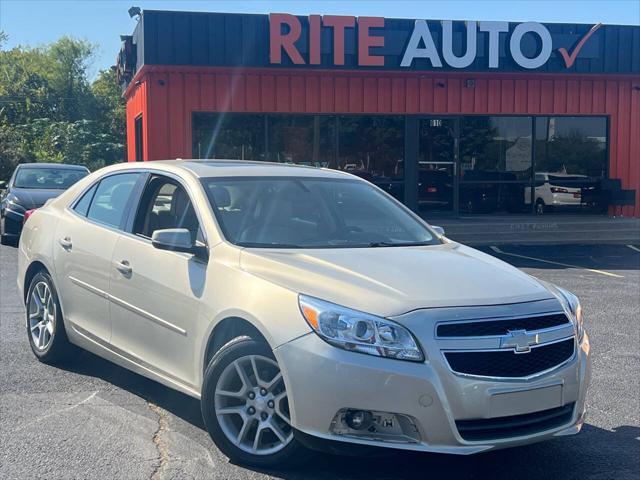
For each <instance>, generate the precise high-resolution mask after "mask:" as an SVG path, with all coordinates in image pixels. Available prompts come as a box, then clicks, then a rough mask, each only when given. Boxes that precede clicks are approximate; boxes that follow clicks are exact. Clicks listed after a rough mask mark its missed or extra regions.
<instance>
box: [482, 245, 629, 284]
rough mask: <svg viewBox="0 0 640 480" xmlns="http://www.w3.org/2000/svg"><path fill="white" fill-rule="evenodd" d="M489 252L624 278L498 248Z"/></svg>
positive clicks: (602, 271)
mask: <svg viewBox="0 0 640 480" xmlns="http://www.w3.org/2000/svg"><path fill="white" fill-rule="evenodd" d="M491 250H493V251H494V252H496V253H499V254H501V255H509V256H511V257H518V258H526V259H527V260H534V261H536V262H542V263H550V264H551V265H560V266H561V267H569V268H578V269H580V270H586V271H587V272H593V273H599V274H600V275H606V276H607V277H615V278H624V276H622V275H618V274H617V273H611V272H605V271H604V270H596V269H594V268H585V267H581V266H579V265H570V264H568V263H561V262H554V261H552V260H544V259H542V258H535V257H528V256H526V255H520V254H517V253H509V252H504V251H502V250H500V249H499V248H498V247H493V246H492V247H491Z"/></svg>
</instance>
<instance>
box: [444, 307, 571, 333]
mask: <svg viewBox="0 0 640 480" xmlns="http://www.w3.org/2000/svg"><path fill="white" fill-rule="evenodd" d="M567 323H570V321H569V319H568V318H567V316H566V315H565V314H564V313H554V314H550V315H540V316H535V317H524V318H509V319H506V320H477V321H470V322H450V323H441V324H439V325H438V327H437V329H436V334H437V335H438V337H483V336H491V335H506V334H507V333H509V332H510V331H513V330H527V331H529V332H530V331H533V330H543V329H546V328H553V327H559V326H560V325H566V324H567Z"/></svg>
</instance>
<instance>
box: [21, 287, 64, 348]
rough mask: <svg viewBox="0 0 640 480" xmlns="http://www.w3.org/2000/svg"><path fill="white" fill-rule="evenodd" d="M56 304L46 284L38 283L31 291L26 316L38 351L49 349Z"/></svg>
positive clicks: (53, 327)
mask: <svg viewBox="0 0 640 480" xmlns="http://www.w3.org/2000/svg"><path fill="white" fill-rule="evenodd" d="M56 311H57V308H56V303H55V301H54V299H53V295H52V294H51V288H49V285H48V284H47V283H46V282H38V283H37V284H36V285H35V287H34V288H33V290H32V291H31V298H29V305H28V309H27V315H28V318H29V332H30V333H31V339H32V340H33V345H34V346H35V347H36V349H38V350H39V351H44V350H46V349H47V347H49V344H50V343H51V339H52V338H53V332H54V331H55V325H56Z"/></svg>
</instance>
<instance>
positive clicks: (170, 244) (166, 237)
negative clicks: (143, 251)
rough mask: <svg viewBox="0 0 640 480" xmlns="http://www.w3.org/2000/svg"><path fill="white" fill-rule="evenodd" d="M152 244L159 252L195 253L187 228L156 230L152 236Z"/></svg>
mask: <svg viewBox="0 0 640 480" xmlns="http://www.w3.org/2000/svg"><path fill="white" fill-rule="evenodd" d="M151 244H152V245H153V246H154V247H155V248H157V249H158V250H170V251H172V252H184V253H195V245H194V244H193V242H192V241H191V233H189V230H187V229H186V228H167V229H165V230H156V231H155V232H153V235H152V236H151Z"/></svg>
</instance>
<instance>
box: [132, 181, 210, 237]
mask: <svg viewBox="0 0 640 480" xmlns="http://www.w3.org/2000/svg"><path fill="white" fill-rule="evenodd" d="M167 228H186V229H187V230H189V232H190V233H191V239H192V241H196V240H201V238H200V237H199V229H200V226H199V222H198V217H197V215H196V212H195V209H194V208H193V204H192V203H191V200H190V198H189V195H188V194H187V192H186V191H185V190H184V188H182V186H180V185H178V184H176V183H174V182H173V181H171V180H167V179H165V178H162V177H156V178H154V179H152V180H151V182H150V183H149V186H148V187H147V189H146V191H145V194H144V196H143V200H142V204H141V207H140V210H139V213H138V218H137V219H136V224H135V227H134V233H137V234H138V235H142V236H143V237H147V238H151V237H152V236H153V232H155V231H156V230H163V229H167Z"/></svg>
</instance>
